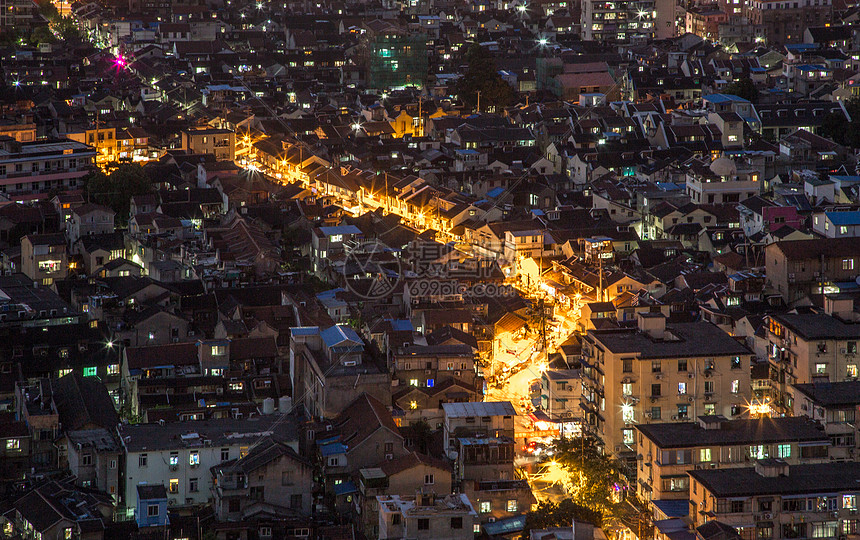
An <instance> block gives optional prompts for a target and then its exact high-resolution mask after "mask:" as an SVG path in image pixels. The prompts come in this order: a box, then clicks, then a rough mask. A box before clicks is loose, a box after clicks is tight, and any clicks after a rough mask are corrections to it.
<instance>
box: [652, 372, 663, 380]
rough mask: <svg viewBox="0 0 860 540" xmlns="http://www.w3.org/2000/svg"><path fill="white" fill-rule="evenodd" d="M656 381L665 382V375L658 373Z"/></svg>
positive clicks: (655, 377) (655, 376)
mask: <svg viewBox="0 0 860 540" xmlns="http://www.w3.org/2000/svg"><path fill="white" fill-rule="evenodd" d="M654 379H655V380H658V381H662V380H663V374H662V373H657V374H656V375H654Z"/></svg>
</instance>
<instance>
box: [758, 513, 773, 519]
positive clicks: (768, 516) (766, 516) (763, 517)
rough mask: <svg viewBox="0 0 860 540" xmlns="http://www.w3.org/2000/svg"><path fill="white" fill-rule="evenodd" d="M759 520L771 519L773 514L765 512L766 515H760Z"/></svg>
mask: <svg viewBox="0 0 860 540" xmlns="http://www.w3.org/2000/svg"><path fill="white" fill-rule="evenodd" d="M761 518H762V519H773V514H771V513H770V512H766V513H764V514H762V515H761Z"/></svg>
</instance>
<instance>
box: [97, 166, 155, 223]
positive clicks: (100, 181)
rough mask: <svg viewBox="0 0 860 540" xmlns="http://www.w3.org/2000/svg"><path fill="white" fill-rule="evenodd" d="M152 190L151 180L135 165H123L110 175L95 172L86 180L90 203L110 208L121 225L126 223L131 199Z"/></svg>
mask: <svg viewBox="0 0 860 540" xmlns="http://www.w3.org/2000/svg"><path fill="white" fill-rule="evenodd" d="M153 190H154V186H153V182H152V180H151V179H150V178H149V176H147V175H146V172H145V171H144V170H143V167H141V166H140V165H138V164H136V163H123V164H121V165H119V166H118V167H117V168H116V169H114V170H113V171H111V173H110V174H105V173H103V172H102V171H96V172H94V173H92V174H91V175H90V176H89V177H88V178H87V180H86V191H87V196H88V197H89V200H90V202H93V203H96V204H102V205H104V206H108V207H110V208H111V209H112V210H113V211H114V212H116V221H117V223H118V224H121V225H125V224H126V223H127V222H128V219H129V215H128V213H129V208H130V206H131V198H132V197H133V196H135V195H142V194H144V193H150V192H151V191H153Z"/></svg>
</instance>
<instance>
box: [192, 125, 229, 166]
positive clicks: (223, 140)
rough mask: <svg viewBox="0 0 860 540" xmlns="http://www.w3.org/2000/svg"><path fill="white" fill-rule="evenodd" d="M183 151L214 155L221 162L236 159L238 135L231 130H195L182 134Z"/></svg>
mask: <svg viewBox="0 0 860 540" xmlns="http://www.w3.org/2000/svg"><path fill="white" fill-rule="evenodd" d="M182 149H183V150H186V151H188V152H192V153H194V154H212V155H214V156H215V158H216V159H217V160H219V161H233V160H235V159H236V133H235V132H233V131H231V130H229V129H215V128H210V129H194V130H188V131H183V132H182Z"/></svg>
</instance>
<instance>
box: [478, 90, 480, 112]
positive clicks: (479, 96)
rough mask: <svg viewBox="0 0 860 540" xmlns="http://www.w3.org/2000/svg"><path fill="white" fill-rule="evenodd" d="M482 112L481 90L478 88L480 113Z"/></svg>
mask: <svg viewBox="0 0 860 540" xmlns="http://www.w3.org/2000/svg"><path fill="white" fill-rule="evenodd" d="M480 112H481V91H480V90H478V113H480Z"/></svg>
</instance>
